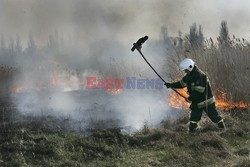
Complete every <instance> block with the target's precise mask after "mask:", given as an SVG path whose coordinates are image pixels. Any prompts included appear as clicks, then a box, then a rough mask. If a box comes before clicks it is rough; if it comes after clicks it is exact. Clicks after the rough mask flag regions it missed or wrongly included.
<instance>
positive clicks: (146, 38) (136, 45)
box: [131, 36, 188, 101]
mask: <svg viewBox="0 0 250 167" xmlns="http://www.w3.org/2000/svg"><path fill="white" fill-rule="evenodd" d="M146 40H148V36H145V37H142V38H140V39H138V41H137V42H136V43H134V44H133V47H132V49H131V51H132V52H133V51H134V50H135V49H136V50H137V51H138V52H139V53H140V54H141V56H142V58H143V59H144V60H145V61H146V63H147V64H148V65H149V66H150V67H151V69H152V70H153V71H154V72H155V74H156V75H157V76H158V77H159V78H160V79H161V80H162V81H163V82H164V84H166V83H167V82H166V81H165V80H164V79H163V78H162V77H161V76H160V75H159V74H158V73H157V72H156V70H155V69H154V68H153V67H152V66H151V64H150V63H149V62H148V60H147V59H146V58H145V57H144V55H143V54H142V52H141V48H142V44H143V43H144V42H145V41H146ZM171 89H172V90H173V91H175V92H176V93H177V94H178V95H180V96H181V97H183V98H184V99H185V100H186V101H188V99H187V98H186V97H185V96H184V95H182V94H181V93H180V92H178V91H177V90H176V89H174V88H171Z"/></svg>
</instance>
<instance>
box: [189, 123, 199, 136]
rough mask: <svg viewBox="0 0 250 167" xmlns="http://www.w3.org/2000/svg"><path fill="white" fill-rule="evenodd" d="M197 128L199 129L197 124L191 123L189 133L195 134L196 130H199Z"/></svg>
mask: <svg viewBox="0 0 250 167" xmlns="http://www.w3.org/2000/svg"><path fill="white" fill-rule="evenodd" d="M197 127H198V125H197V123H192V122H190V125H189V133H193V132H195V131H196V129H197Z"/></svg>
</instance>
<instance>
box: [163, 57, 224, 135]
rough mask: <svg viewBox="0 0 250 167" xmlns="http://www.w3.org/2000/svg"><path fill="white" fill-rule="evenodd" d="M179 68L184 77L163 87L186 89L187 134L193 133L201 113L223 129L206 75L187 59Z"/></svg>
mask: <svg viewBox="0 0 250 167" xmlns="http://www.w3.org/2000/svg"><path fill="white" fill-rule="evenodd" d="M179 67H180V69H181V70H182V71H185V73H186V75H185V76H184V77H183V78H182V80H180V81H179V82H174V83H165V85H166V87H167V88H177V89H179V88H184V87H187V90H188V94H189V97H188V99H187V100H188V101H190V102H191V105H190V109H191V116H190V124H189V132H195V130H196V129H197V127H198V122H199V121H200V119H201V116H202V112H203V111H205V112H206V113H207V115H208V117H209V118H210V119H211V120H212V121H213V122H214V123H216V124H217V125H218V127H219V128H220V129H225V124H224V122H223V119H222V118H221V116H220V115H219V113H218V111H217V109H216V107H215V98H214V96H213V94H212V90H211V85H210V82H209V79H208V77H207V76H206V74H205V73H204V72H202V71H201V70H200V69H199V68H198V67H197V66H196V65H195V62H194V61H193V60H192V59H189V58H186V59H184V60H183V61H182V62H181V63H180V65H179Z"/></svg>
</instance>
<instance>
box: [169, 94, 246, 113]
mask: <svg viewBox="0 0 250 167" xmlns="http://www.w3.org/2000/svg"><path fill="white" fill-rule="evenodd" d="M178 91H179V92H180V93H181V94H183V95H184V96H185V97H188V94H187V91H186V89H179V90H178ZM227 99H228V98H226V93H225V92H224V91H220V93H219V94H218V95H217V96H216V103H215V104H216V107H218V108H219V109H221V110H228V109H232V108H240V109H245V108H249V107H250V104H247V103H245V102H243V101H240V102H232V101H230V100H227ZM167 103H168V104H169V106H171V107H173V108H183V109H187V108H188V107H189V104H188V103H187V102H186V101H185V99H184V98H182V97H181V96H179V95H178V94H176V93H175V92H172V93H171V94H170V96H169V97H168V99H167Z"/></svg>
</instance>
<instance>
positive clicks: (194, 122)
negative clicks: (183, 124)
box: [190, 121, 198, 124]
mask: <svg viewBox="0 0 250 167" xmlns="http://www.w3.org/2000/svg"><path fill="white" fill-rule="evenodd" d="M190 122H191V123H193V124H197V123H198V122H197V121H190Z"/></svg>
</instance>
